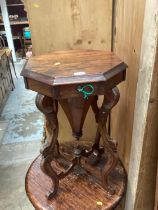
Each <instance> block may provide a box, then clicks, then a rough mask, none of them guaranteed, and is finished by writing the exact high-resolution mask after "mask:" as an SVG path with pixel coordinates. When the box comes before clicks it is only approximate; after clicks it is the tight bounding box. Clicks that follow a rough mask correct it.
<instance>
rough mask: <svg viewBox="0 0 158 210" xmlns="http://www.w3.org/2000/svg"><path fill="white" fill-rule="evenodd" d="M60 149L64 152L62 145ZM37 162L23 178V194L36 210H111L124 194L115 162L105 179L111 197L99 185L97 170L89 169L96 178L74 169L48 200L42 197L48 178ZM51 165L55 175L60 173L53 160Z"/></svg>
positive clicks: (122, 177) (122, 179) (119, 167)
mask: <svg viewBox="0 0 158 210" xmlns="http://www.w3.org/2000/svg"><path fill="white" fill-rule="evenodd" d="M67 145H71V144H67ZM75 145H76V144H75ZM61 147H62V150H64V151H66V147H67V146H66V144H65V146H64V145H62V146H61ZM40 161H41V156H39V157H38V158H37V159H36V160H35V161H34V162H33V163H32V165H31V166H30V168H29V170H28V173H27V176H26V191H27V195H28V197H29V199H30V201H31V202H32V204H33V206H34V207H35V209H37V210H69V209H71V210H79V209H81V210H111V209H113V207H115V206H117V205H118V203H119V201H120V199H121V198H122V195H123V194H124V191H125V186H126V178H125V177H126V176H125V172H124V169H123V168H122V165H121V164H120V163H118V165H117V166H116V168H115V170H114V171H113V172H112V173H111V175H110V177H109V180H111V182H113V184H115V186H116V189H117V190H116V192H115V194H114V195H110V194H109V193H108V192H107V191H106V190H105V189H103V188H102V187H101V186H100V184H99V182H98V176H97V175H98V174H99V171H98V169H97V168H93V167H92V168H91V170H92V171H94V174H97V175H96V176H92V175H91V174H92V173H87V172H86V171H85V170H79V171H78V169H77V168H76V169H74V172H72V173H70V174H69V175H68V176H67V177H65V178H64V179H62V180H61V181H60V187H59V190H58V193H57V195H56V197H54V199H52V200H48V199H47V196H46V194H47V193H48V189H50V186H51V185H52V183H51V179H50V178H48V177H47V176H46V175H45V174H44V173H43V172H42V171H41V169H40ZM52 166H53V168H54V169H55V170H56V171H57V172H58V173H59V172H61V171H62V170H63V168H62V167H61V164H59V162H56V161H53V162H52ZM97 171H98V173H97ZM77 174H78V175H77Z"/></svg>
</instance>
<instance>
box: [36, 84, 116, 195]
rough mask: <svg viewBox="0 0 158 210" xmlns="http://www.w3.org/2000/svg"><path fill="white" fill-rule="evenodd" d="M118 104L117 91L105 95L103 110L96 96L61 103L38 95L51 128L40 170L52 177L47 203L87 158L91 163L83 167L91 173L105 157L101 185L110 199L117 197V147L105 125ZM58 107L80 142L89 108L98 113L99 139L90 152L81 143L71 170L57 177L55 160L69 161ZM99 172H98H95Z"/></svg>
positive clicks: (40, 108) (42, 110)
mask: <svg viewBox="0 0 158 210" xmlns="http://www.w3.org/2000/svg"><path fill="white" fill-rule="evenodd" d="M118 100H119V91H118V89H117V88H116V87H115V88H113V89H112V90H108V91H106V92H105V94H104V100H103V104H102V106H101V108H99V107H98V106H97V96H96V95H95V96H90V97H87V98H86V99H85V98H82V97H75V98H66V99H60V100H58V101H57V100H54V99H53V98H50V97H48V96H43V95H40V94H38V95H37V98H36V105H37V107H38V108H39V110H40V111H41V112H43V114H44V115H45V117H46V126H47V128H48V134H47V136H46V139H47V140H46V144H45V145H44V147H43V150H42V151H41V154H42V160H41V169H42V171H43V172H44V173H45V174H46V175H47V176H49V177H50V179H51V180H52V184H53V187H52V188H51V191H50V193H49V195H48V199H51V198H53V197H54V196H55V195H56V193H57V191H58V188H59V180H61V179H63V178H65V177H66V176H67V175H68V174H69V173H71V172H72V171H73V169H74V167H75V166H76V165H78V166H80V165H81V162H82V158H88V161H87V162H85V164H84V166H83V167H84V168H87V170H88V169H89V168H90V167H89V166H94V167H96V166H97V164H98V162H100V161H101V158H102V156H106V159H107V160H106V162H104V164H102V167H101V169H100V171H101V177H100V184H101V186H102V187H103V188H104V189H106V190H107V191H108V192H109V193H110V194H111V195H113V194H115V188H114V187H113V185H111V183H110V182H109V175H110V173H111V172H112V171H113V170H114V168H115V167H116V165H117V163H118V156H117V148H116V146H117V145H116V142H114V141H113V140H112V139H111V138H110V137H109V135H108V133H107V129H106V121H107V117H108V114H109V112H110V111H111V109H112V107H113V106H115V105H116V103H117V102H118ZM58 103H60V104H61V106H62V107H63V109H64V111H65V113H66V115H67V118H68V120H69V122H70V125H71V127H72V131H73V135H74V136H75V137H76V138H77V139H79V138H80V136H81V135H82V127H83V123H84V120H85V117H86V114H87V112H88V109H89V107H90V106H91V107H92V109H93V111H94V113H95V117H96V122H97V123H98V128H97V131H96V137H95V140H94V143H93V144H92V146H91V148H89V149H85V148H84V147H81V146H80V145H79V143H78V145H76V147H75V148H72V153H73V155H72V158H71V159H69V164H68V166H67V167H66V169H65V170H63V171H62V172H60V173H57V172H56V171H55V169H54V168H53V167H52V165H51V163H52V161H53V160H55V159H56V160H57V159H63V160H64V161H65V162H66V161H67V160H68V159H67V156H66V155H65V154H64V152H63V151H62V150H61V149H60V145H59V142H58V130H59V129H58V119H57V112H58ZM101 137H102V139H103V144H102V146H101V145H100V138H101ZM70 152H71V150H70ZM87 164H88V167H87ZM96 170H98V169H97V168H96ZM96 170H94V171H96ZM48 190H49V189H48ZM47 194H48V193H47Z"/></svg>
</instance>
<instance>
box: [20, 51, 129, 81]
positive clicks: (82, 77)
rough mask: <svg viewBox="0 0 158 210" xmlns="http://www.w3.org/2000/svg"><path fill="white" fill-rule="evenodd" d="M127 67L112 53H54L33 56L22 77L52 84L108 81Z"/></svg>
mask: <svg viewBox="0 0 158 210" xmlns="http://www.w3.org/2000/svg"><path fill="white" fill-rule="evenodd" d="M125 69H126V65H125V64H124V62H123V61H122V60H121V59H119V58H118V57H117V56H116V55H114V54H113V53H111V52H106V51H99V50H98V51H97V50H67V51H54V52H52V53H50V54H46V55H41V56H33V57H32V58H30V59H29V61H28V63H27V65H26V66H25V67H24V69H23V71H22V76H24V77H28V78H31V79H35V80H37V81H40V82H44V83H47V84H48V83H49V84H50V85H64V84H69V83H70V84H73V83H79V82H84V83H85V82H93V81H96V82H98V81H106V80H107V79H109V78H110V73H111V71H113V72H112V76H114V75H115V74H117V73H119V72H121V71H124V70H125Z"/></svg>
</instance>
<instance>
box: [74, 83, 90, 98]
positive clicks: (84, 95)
mask: <svg viewBox="0 0 158 210" xmlns="http://www.w3.org/2000/svg"><path fill="white" fill-rule="evenodd" d="M87 87H89V89H90V91H86V90H85V89H86V88H87ZM77 90H78V92H80V93H83V98H84V99H88V96H90V95H92V94H93V93H94V86H93V85H91V84H88V85H84V86H82V87H81V86H79V87H78V88H77Z"/></svg>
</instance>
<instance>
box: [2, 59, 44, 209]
mask: <svg viewBox="0 0 158 210" xmlns="http://www.w3.org/2000/svg"><path fill="white" fill-rule="evenodd" d="M24 62H25V60H21V61H20V62H17V63H16V64H15V65H16V71H17V74H18V79H16V78H15V77H14V82H15V86H16V88H15V90H14V91H13V92H11V93H10V95H9V98H8V100H7V103H6V106H5V107H4V109H3V112H2V114H1V116H0V210H32V209H34V208H33V207H32V205H31V204H30V202H29V200H28V198H27V197H26V194H25V188H24V187H25V174H26V171H27V169H28V167H29V165H30V163H31V162H32V160H33V159H34V158H35V157H36V156H37V155H38V154H39V148H40V139H41V138H42V132H43V131H42V125H43V116H42V115H41V114H40V112H39V111H38V110H37V108H36V107H35V105H34V98H35V95H36V94H35V93H34V92H32V91H29V90H26V89H25V87H24V83H23V78H22V77H20V72H21V69H22V67H23V65H24Z"/></svg>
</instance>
